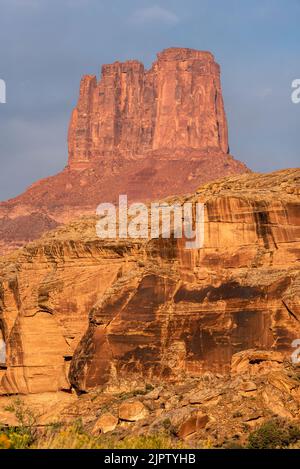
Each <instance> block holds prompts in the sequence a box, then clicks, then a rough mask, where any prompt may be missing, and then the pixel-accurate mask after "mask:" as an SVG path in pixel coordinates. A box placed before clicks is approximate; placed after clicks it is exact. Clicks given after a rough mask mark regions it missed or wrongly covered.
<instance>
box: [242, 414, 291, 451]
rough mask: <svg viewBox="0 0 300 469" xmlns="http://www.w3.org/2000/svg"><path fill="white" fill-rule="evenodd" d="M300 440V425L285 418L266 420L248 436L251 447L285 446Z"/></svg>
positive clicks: (270, 447)
mask: <svg viewBox="0 0 300 469" xmlns="http://www.w3.org/2000/svg"><path fill="white" fill-rule="evenodd" d="M298 440H300V427H298V426H296V425H294V424H292V423H289V422H287V421H285V420H283V419H272V420H269V421H268V422H265V423H264V424H262V425H261V427H259V428H258V429H257V430H254V431H253V432H251V433H250V435H249V437H248V445H247V447H248V448H249V449H274V448H284V447H287V446H289V445H291V444H293V443H296V442H297V441H298Z"/></svg>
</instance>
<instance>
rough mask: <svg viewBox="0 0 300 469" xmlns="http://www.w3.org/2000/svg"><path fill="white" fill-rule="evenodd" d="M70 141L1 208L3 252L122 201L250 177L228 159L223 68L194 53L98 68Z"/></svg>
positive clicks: (85, 83) (88, 80)
mask: <svg viewBox="0 0 300 469" xmlns="http://www.w3.org/2000/svg"><path fill="white" fill-rule="evenodd" d="M68 143H69V161H68V165H67V167H66V168H65V169H64V170H63V171H62V172H60V173H59V174H57V175H56V176H53V177H50V178H46V179H43V180H41V181H38V182H36V183H35V184H33V185H32V186H31V187H29V188H28V189H27V191H25V192H24V194H21V195H20V196H18V197H16V198H14V199H12V200H9V201H7V202H1V203H0V253H4V252H7V251H9V250H11V249H14V248H16V247H20V246H22V245H24V244H25V243H26V242H28V241H29V240H32V239H37V238H38V237H39V236H40V235H42V234H43V233H44V232H46V231H47V230H48V229H49V227H54V226H56V225H57V224H60V223H66V222H68V221H71V220H73V219H76V218H77V217H78V215H82V214H94V213H95V210H96V207H97V205H98V204H99V203H100V202H116V201H117V200H118V196H119V194H127V195H128V198H129V199H130V200H137V201H149V200H154V199H161V198H162V197H166V196H169V195H174V194H176V195H180V194H185V193H188V192H192V191H195V189H196V188H197V186H198V185H199V184H200V183H206V182H209V181H211V180H214V179H217V178H221V177H224V176H231V175H234V174H241V173H245V172H248V171H249V170H248V169H247V167H246V166H245V165H244V164H243V163H241V162H239V161H237V160H235V159H234V158H233V157H232V156H231V155H229V153H228V151H229V150H228V131H227V122H226V116H225V112H224V105H223V99H222V92H221V85H220V68H219V66H218V64H217V63H216V62H215V61H214V57H213V55H212V54H210V53H209V52H202V51H197V50H193V49H180V48H171V49H166V50H164V51H163V52H161V53H159V54H158V58H157V60H156V62H154V64H153V65H152V67H151V68H150V70H145V69H144V66H143V65H142V64H141V63H139V62H137V61H128V62H124V63H120V62H115V63H113V64H110V65H104V66H103V67H102V76H101V79H100V81H99V82H97V79H96V77H95V76H85V77H83V79H82V81H81V86H80V94H79V100H78V104H77V106H76V108H75V109H74V111H73V113H72V117H71V122H70V127H69V137H68ZM37 221H38V222H37ZM30 225H34V226H35V230H31V231H30V230H28V229H27V227H28V226H30Z"/></svg>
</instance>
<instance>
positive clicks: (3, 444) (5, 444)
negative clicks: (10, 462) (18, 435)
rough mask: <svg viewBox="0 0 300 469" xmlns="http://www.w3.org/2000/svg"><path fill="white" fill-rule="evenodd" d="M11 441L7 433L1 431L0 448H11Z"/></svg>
mask: <svg viewBox="0 0 300 469" xmlns="http://www.w3.org/2000/svg"><path fill="white" fill-rule="evenodd" d="M10 448H11V442H10V440H9V438H8V436H7V435H6V434H5V433H0V449H10Z"/></svg>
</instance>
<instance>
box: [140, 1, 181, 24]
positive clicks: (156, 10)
mask: <svg viewBox="0 0 300 469" xmlns="http://www.w3.org/2000/svg"><path fill="white" fill-rule="evenodd" d="M131 21H132V22H134V23H136V24H145V23H156V22H160V23H165V24H169V25H174V24H176V23H178V22H179V18H178V16H177V15H176V14H175V13H173V12H172V11H170V10H167V9H165V8H162V7H160V6H158V5H153V6H152V7H148V8H139V9H138V10H136V11H135V12H134V13H133V15H132V17H131Z"/></svg>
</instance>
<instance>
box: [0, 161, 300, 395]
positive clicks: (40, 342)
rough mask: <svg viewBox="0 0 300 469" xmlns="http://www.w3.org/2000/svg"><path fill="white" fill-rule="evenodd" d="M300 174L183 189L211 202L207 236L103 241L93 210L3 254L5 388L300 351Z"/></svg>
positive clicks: (135, 377) (180, 372) (183, 373)
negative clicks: (190, 241)
mask: <svg viewBox="0 0 300 469" xmlns="http://www.w3.org/2000/svg"><path fill="white" fill-rule="evenodd" d="M299 181H300V171H299V170H297V169H294V170H292V169H291V170H286V171H279V172H277V173H272V174H269V175H258V174H253V175H243V176H236V177H232V178H227V179H223V180H220V181H217V182H214V183H210V184H207V185H205V186H202V187H201V188H200V189H199V190H197V191H196V193H195V194H194V195H192V196H186V197H182V198H179V199H177V200H178V201H180V202H181V203H182V202H184V201H187V200H189V201H193V202H196V201H201V202H204V203H205V241H204V246H203V247H202V248H201V249H193V250H187V249H186V248H185V244H184V243H183V241H182V240H180V239H174V238H171V239H157V240H149V241H148V240H141V239H137V240H130V239H129V240H118V239H117V240H110V241H103V240H100V239H98V238H97V237H96V233H95V223H96V220H95V219H90V218H85V219H82V220H79V221H78V222H74V223H72V224H70V225H68V226H65V227H61V228H59V229H58V230H56V231H54V232H49V234H47V235H46V236H45V237H44V238H42V239H41V240H39V241H38V242H35V243H32V244H29V245H28V246H27V247H25V248H24V249H23V250H21V251H20V252H16V253H14V254H11V255H8V256H7V257H3V258H2V261H1V266H0V268H1V277H0V329H1V333H2V337H3V340H4V341H5V344H6V348H7V356H6V363H5V364H4V365H2V369H1V370H0V380H1V381H0V389H1V392H2V393H3V394H15V393H23V394H27V393H40V392H46V391H57V390H70V389H71V387H73V388H74V389H75V390H76V391H77V392H78V393H81V392H83V391H89V390H91V389H93V388H96V387H99V386H101V387H102V388H103V389H104V388H105V389H108V390H118V391H119V392H120V390H122V389H123V390H124V391H126V389H128V388H130V387H131V386H132V385H133V383H135V384H136V385H138V384H139V383H141V385H142V384H143V383H144V384H145V382H150V383H152V384H154V385H156V383H161V382H162V381H163V382H173V383H174V382H175V383H180V382H186V380H187V379H190V378H193V377H201V376H202V375H203V374H204V373H205V372H207V371H209V372H214V373H216V374H221V375H223V376H226V375H228V373H229V372H230V369H231V366H232V367H233V368H232V370H233V371H232V372H237V373H240V372H243V370H244V369H245V368H247V366H248V365H249V364H250V365H252V364H253V365H255V364H260V363H262V362H267V363H272V362H273V363H274V365H276V363H281V362H283V361H284V360H287V361H290V360H291V354H292V353H293V351H294V349H293V347H292V342H293V340H294V339H298V338H300V321H299V319H300V310H299V306H300V303H299V297H300V269H299V252H300V251H299V248H300V245H299V242H300V227H299V213H300V212H299V201H300V200H299ZM172 200H173V199H172ZM174 200H175V199H174ZM174 200H173V201H174ZM249 350H252V352H251V353H252V355H251V356H250V355H249V358H247V357H248V355H243V356H242V358H243V359H242V360H241V359H239V358H237V359H235V360H234V361H233V362H232V357H233V356H235V357H239V355H238V354H239V353H242V352H243V353H244V352H245V353H246V351H249ZM253 351H254V352H253ZM255 351H258V352H259V354H262V353H265V354H266V353H267V357H269V358H268V359H267V358H266V355H259V354H258V355H257V356H256V355H255ZM247 353H248V352H247ZM270 354H271V355H270ZM251 357H252V358H251ZM270 357H271V358H270ZM250 384H251V383H250ZM249 386H250V385H249ZM249 386H248V391H251V390H250V388H249ZM250 387H251V386H250ZM245 392H247V390H245Z"/></svg>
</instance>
